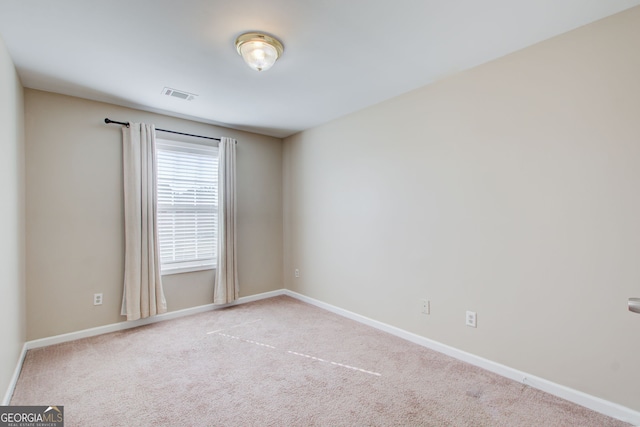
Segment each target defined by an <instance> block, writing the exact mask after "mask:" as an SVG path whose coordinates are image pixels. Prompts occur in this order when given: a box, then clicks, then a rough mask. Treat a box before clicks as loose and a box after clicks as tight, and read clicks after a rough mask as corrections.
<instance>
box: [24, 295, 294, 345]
mask: <svg viewBox="0 0 640 427" xmlns="http://www.w3.org/2000/svg"><path fill="white" fill-rule="evenodd" d="M278 295H284V289H279V290H277V291H271V292H264V293H262V294H257V295H250V296H248V297H241V298H239V299H237V300H236V301H234V302H232V303H230V304H224V305H216V304H206V305H200V306H198V307H191V308H185V309H184V310H177V311H171V312H169V313H164V314H159V315H157V316H152V317H146V318H144V319H139V320H132V321H130V322H126V321H125V322H119V323H112V324H110V325H104V326H98V327H95V328H90V329H84V330H81V331H77V332H70V333H68V334H62V335H54V336H52V337H47V338H41V339H37V340H33V341H27V342H26V344H25V345H26V346H27V350H31V349H32V348H39V347H47V346H49V345H54V344H60V343H64V342H69V341H75V340H79V339H81V338H88V337H93V336H96V335H102V334H107V333H109V332H116V331H123V330H125V329H131V328H137V327H138V326H143V325H149V324H151V323H157V322H163V321H165V320H170V319H177V318H179V317H184V316H190V315H192V314H197V313H204V312H205V311H211V310H217V309H220V308H225V307H231V306H234V305H239V304H246V303H248V302H253V301H258V300H261V299H266V298H271V297H275V296H278Z"/></svg>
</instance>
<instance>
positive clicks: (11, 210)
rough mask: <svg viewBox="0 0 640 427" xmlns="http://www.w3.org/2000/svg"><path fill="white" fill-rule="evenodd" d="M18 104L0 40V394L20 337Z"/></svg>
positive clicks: (21, 148) (23, 328)
mask: <svg viewBox="0 0 640 427" xmlns="http://www.w3.org/2000/svg"><path fill="white" fill-rule="evenodd" d="M23 120H24V106H23V91H22V85H21V84H20V80H19V79H18V76H17V74H16V71H15V68H14V66H13V62H12V60H11V58H10V57H9V53H8V52H7V50H6V47H5V45H4V41H3V40H2V39H1V38H0V182H1V183H2V203H0V236H1V237H0V343H1V344H0V398H2V397H4V393H5V390H7V387H8V386H9V383H10V381H11V377H12V375H13V371H14V369H15V368H16V365H17V362H18V359H19V357H20V353H21V351H22V345H23V344H24V341H25V331H26V320H25V301H24V288H25V274H24V268H25V267H24V219H23V218H24V122H23Z"/></svg>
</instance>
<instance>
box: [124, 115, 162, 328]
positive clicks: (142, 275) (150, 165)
mask: <svg viewBox="0 0 640 427" xmlns="http://www.w3.org/2000/svg"><path fill="white" fill-rule="evenodd" d="M155 140H156V138H155V127H154V126H153V125H148V124H144V123H130V125H129V127H123V128H122V162H123V169H124V225H125V260H124V291H123V294H122V311H121V314H122V315H124V316H127V320H137V319H140V318H145V317H149V316H155V315H156V314H161V313H165V312H166V311H167V302H166V300H165V297H164V292H163V290H162V276H161V275H160V262H159V259H158V229H157V218H156V212H157V209H156V206H157V197H156V176H157V163H156V147H155V142H156V141H155Z"/></svg>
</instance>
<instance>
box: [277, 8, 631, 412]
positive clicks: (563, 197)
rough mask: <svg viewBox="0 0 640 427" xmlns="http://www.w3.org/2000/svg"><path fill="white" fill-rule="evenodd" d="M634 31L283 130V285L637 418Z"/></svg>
mask: <svg viewBox="0 0 640 427" xmlns="http://www.w3.org/2000/svg"><path fill="white" fill-rule="evenodd" d="M638 40H640V8H635V9H631V10H630V11H627V12H625V13H622V14H619V15H616V16H613V17H611V18H609V19H605V20H603V21H600V22H597V23H594V24H592V25H589V26H586V27H583V28H580V29H578V30H576V31H573V32H571V33H568V34H565V35H562V36H560V37H557V38H555V39H552V40H549V41H546V42H543V43H540V44H538V45H535V46H533V47H530V48H527V49H525V50H523V51H520V52H517V53H515V54H512V55H509V56H506V57H504V58H502V59H500V60H497V61H494V62H491V63H488V64H485V65H483V66H480V67H477V68H475V69H473V70H470V71H467V72H464V73H461V74H458V75H455V76H453V77H450V78H447V79H445V80H442V81H440V82H438V83H436V84H433V85H430V86H427V87H424V88H421V89H419V90H416V91H413V92H410V93H407V94H405V95H403V96H400V97H398V98H395V99H392V100H389V101H387V102H384V103H381V104H379V105H377V106H374V107H371V108H368V109H366V110H363V111H360V112H357V113H355V114H352V115H350V116H347V117H345V118H342V119H339V120H336V121H333V122H331V123H329V124H326V125H324V126H321V127H318V128H315V129H313V130H309V131H306V132H302V133H300V134H297V135H294V136H293V137H290V138H287V139H286V140H285V152H284V188H285V196H284V197H285V282H286V285H287V288H289V289H292V290H295V291H298V292H300V293H303V294H305V295H308V296H311V297H314V298H317V299H319V300H322V301H325V302H328V303H330V304H334V305H336V306H339V307H343V308H345V309H348V310H351V311H354V312H356V313H359V314H362V315H364V316H368V317H370V318H373V319H377V320H380V321H382V322H386V323H389V324H392V325H395V326H398V327H400V328H403V329H405V330H408V331H411V332H414V333H417V334H420V335H423V336H426V337H429V338H431V339H434V340H437V341H439V342H442V343H445V344H448V345H451V346H454V347H456V348H458V349H461V350H464V351H468V352H471V353H473V354H476V355H479V356H482V357H485V358H488V359H490V360H493V361H496V362H498V363H502V364H504V365H507V366H510V367H513V368H516V369H519V370H522V371H525V372H528V373H530V374H534V375H537V376H540V377H543V378H546V379H549V380H551V381H554V382H556V383H559V384H563V385H565V386H568V387H571V388H574V389H577V390H581V391H583V392H586V393H588V394H591V395H595V396H599V397H601V398H604V399H607V400H609V401H613V402H617V403H619V404H622V405H624V406H627V407H630V408H632V409H635V410H640V388H639V387H638V384H640V368H639V365H638V354H640V340H638V336H640V316H639V315H637V314H632V313H630V312H628V311H627V307H626V305H627V298H628V297H632V296H636V297H638V296H640V267H639V266H640V48H639V46H638ZM294 268H299V269H300V277H299V278H295V277H294V275H293V269H294ZM420 298H428V299H429V300H430V301H431V311H432V314H431V315H429V316H425V315H421V314H420V305H419V299H420ZM466 310H473V311H476V312H477V316H478V317H477V318H478V327H477V329H472V328H469V327H466V326H465V322H464V319H465V311H466Z"/></svg>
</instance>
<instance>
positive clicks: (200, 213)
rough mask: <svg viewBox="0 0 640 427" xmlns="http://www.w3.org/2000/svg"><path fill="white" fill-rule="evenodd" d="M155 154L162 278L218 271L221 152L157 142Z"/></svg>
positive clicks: (166, 141) (189, 145)
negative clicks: (207, 270)
mask: <svg viewBox="0 0 640 427" xmlns="http://www.w3.org/2000/svg"><path fill="white" fill-rule="evenodd" d="M156 149H157V159H158V182H157V188H158V245H159V247H160V264H161V266H162V272H163V273H165V274H166V273H171V272H183V271H194V270H201V269H204V268H212V267H215V263H216V256H217V253H216V252H217V238H218V236H217V230H218V148H217V147H212V146H208V145H200V144H193V143H184V142H177V141H168V140H161V139H157V140H156Z"/></svg>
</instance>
